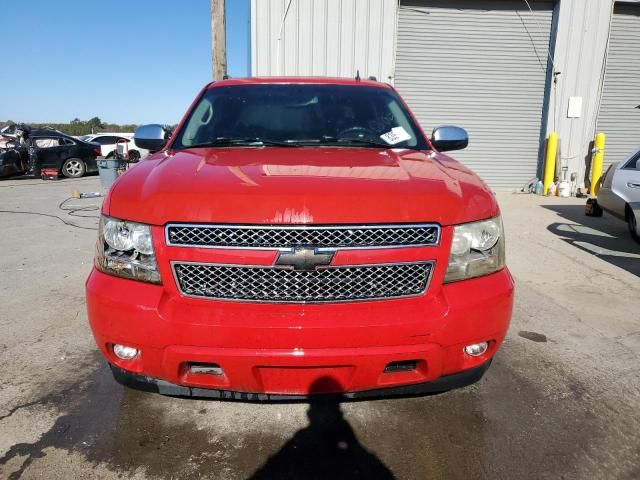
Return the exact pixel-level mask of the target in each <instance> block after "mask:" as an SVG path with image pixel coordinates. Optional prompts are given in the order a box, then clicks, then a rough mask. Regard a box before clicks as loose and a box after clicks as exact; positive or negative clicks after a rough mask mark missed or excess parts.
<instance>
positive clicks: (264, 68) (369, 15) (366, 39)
mask: <svg viewBox="0 0 640 480" xmlns="http://www.w3.org/2000/svg"><path fill="white" fill-rule="evenodd" d="M288 2H289V0H252V2H251V8H252V14H251V27H252V28H251V66H252V72H251V73H252V75H254V76H261V75H265V76H270V75H328V76H340V77H353V76H355V74H356V71H357V70H360V75H361V76H362V77H363V78H364V77H367V76H369V75H374V76H376V77H377V78H378V79H379V80H384V81H389V80H390V78H391V76H392V69H393V52H394V48H395V45H394V39H395V19H396V9H397V3H396V2H395V0H292V2H291V6H290V8H289V12H288V14H287V16H286V19H285V21H284V26H283V29H282V36H281V40H280V42H278V33H279V31H280V25H281V23H282V18H283V16H284V13H285V10H286V7H287V4H288Z"/></svg>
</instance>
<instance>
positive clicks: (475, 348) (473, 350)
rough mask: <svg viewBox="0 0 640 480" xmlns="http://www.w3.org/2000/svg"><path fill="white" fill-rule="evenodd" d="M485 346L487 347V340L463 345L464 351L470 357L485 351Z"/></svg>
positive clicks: (477, 355)
mask: <svg viewBox="0 0 640 480" xmlns="http://www.w3.org/2000/svg"><path fill="white" fill-rule="evenodd" d="M487 348H489V342H482V343H473V344H471V345H467V346H466V347H464V353H466V354H467V355H471V356H472V357H479V356H480V355H483V354H484V352H486V351H487Z"/></svg>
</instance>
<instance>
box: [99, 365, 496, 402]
mask: <svg viewBox="0 0 640 480" xmlns="http://www.w3.org/2000/svg"><path fill="white" fill-rule="evenodd" d="M490 365H491V360H489V361H487V362H486V363H483V364H482V365H480V366H478V367H475V368H472V369H470V370H465V371H463V372H460V373H456V374H453V375H446V376H443V377H440V378H438V379H437V380H434V381H432V382H426V383H414V384H410V385H402V386H398V387H390V388H378V389H374V390H361V391H356V392H344V393H339V394H313V395H278V394H272V393H251V392H237V391H232V390H215V389H208V388H196V387H185V386H182V385H174V384H173V383H169V382H165V381H164V380H159V379H156V378H151V377H146V376H144V375H139V374H137V373H132V372H128V371H126V370H123V369H121V368H119V367H116V366H115V365H112V364H109V366H110V367H111V371H112V372H113V376H114V378H115V379H116V381H117V382H118V383H120V384H122V385H124V386H126V387H130V388H133V389H136V390H143V391H146V392H155V393H160V394H161V395H169V396H178V397H193V398H214V399H218V400H240V401H245V402H295V401H308V400H312V399H319V398H322V399H333V400H336V399H337V400H360V399H375V398H383V397H399V396H400V397H401V396H405V397H406V396H416V395H427V394H431V393H441V392H446V391H447V390H453V389H454V388H460V387H466V386H467V385H471V384H473V383H476V382H477V381H478V380H480V379H481V378H482V376H483V375H484V374H485V372H486V371H487V370H488V368H489V366H490Z"/></svg>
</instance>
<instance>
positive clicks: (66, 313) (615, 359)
mask: <svg viewBox="0 0 640 480" xmlns="http://www.w3.org/2000/svg"><path fill="white" fill-rule="evenodd" d="M98 184H99V182H98V179H97V178H95V177H93V178H91V177H90V178H86V179H81V180H74V181H69V180H64V181H58V182H42V181H40V180H21V181H19V180H11V181H2V182H0V225H1V229H0V300H1V302H2V304H1V306H0V478H8V479H17V478H24V479H30V478H103V479H111V478H135V479H146V478H212V479H231V480H232V479H248V478H254V479H263V478H264V479H267V478H273V479H288V478H302V479H310V478H332V479H338V478H350V479H354V478H397V479H440V478H446V479H452V478H454V479H455V478H465V479H466V478H477V479H484V478H501V479H502V478H504V479H514V478H537V479H558V478H564V479H582V478H589V479H636V478H640V415H638V411H639V410H640V375H638V358H639V356H640V313H639V312H640V279H639V276H640V245H638V244H636V243H634V242H633V241H632V240H631V239H630V238H629V236H628V234H627V232H626V226H625V224H624V223H622V222H619V221H617V220H614V219H612V218H611V217H610V216H607V215H606V214H605V216H604V217H603V218H588V217H585V216H584V213H583V211H584V208H583V206H584V200H579V199H561V198H540V197H536V196H533V195H522V194H514V193H509V192H502V193H499V194H498V199H499V201H500V204H501V207H502V210H503V218H504V223H505V228H506V232H507V249H508V250H507V258H508V265H509V267H510V268H511V271H512V273H513V275H514V277H515V279H516V282H517V283H516V285H517V287H516V288H517V293H516V308H515V312H514V317H513V322H512V325H511V328H510V331H509V334H508V336H507V340H506V341H505V344H504V346H503V348H502V350H501V351H500V352H499V353H498V355H497V357H496V360H495V361H494V363H493V365H492V367H491V369H490V370H489V372H488V373H487V375H486V376H485V377H484V378H483V379H482V380H481V381H480V382H479V383H478V384H476V385H473V386H471V387H468V388H466V389H461V390H456V391H451V392H448V393H444V394H440V395H433V396H426V397H416V398H401V399H385V400H375V401H363V402H344V403H335V402H320V403H313V404H309V403H294V404H291V403H289V404H252V403H239V402H220V401H206V400H189V399H181V398H171V397H163V396H160V395H157V394H150V393H144V392H138V391H133V390H126V389H124V388H123V387H121V386H120V385H118V384H116V383H115V382H114V381H113V380H112V378H111V374H110V372H109V370H108V368H107V366H106V364H105V362H104V361H103V360H102V359H101V358H100V357H99V356H98V354H97V352H96V348H95V346H94V343H93V339H92V337H91V333H90V330H89V327H88V325H87V319H86V312H85V306H84V280H85V278H86V276H87V274H88V272H89V270H90V268H91V264H92V256H93V246H94V242H95V237H96V230H95V228H96V225H97V219H96V215H97V214H98V212H97V211H95V210H93V211H92V210H91V208H84V209H83V210H80V211H75V212H71V213H73V215H69V213H70V212H68V211H61V210H60V209H59V208H58V204H59V203H60V202H61V201H63V200H64V199H65V198H67V197H69V195H70V192H71V189H72V188H79V189H80V190H83V191H92V190H97V189H98ZM92 205H95V206H97V205H99V199H86V200H73V201H70V202H68V203H67V204H65V207H76V206H78V207H90V206H92ZM8 211H12V212H29V213H8ZM47 215H52V216H47ZM56 217H59V218H56ZM65 222H66V223H65ZM69 223H70V224H73V225H74V226H72V225H68V224H69ZM77 227H80V228H77ZM132 321H135V319H132Z"/></svg>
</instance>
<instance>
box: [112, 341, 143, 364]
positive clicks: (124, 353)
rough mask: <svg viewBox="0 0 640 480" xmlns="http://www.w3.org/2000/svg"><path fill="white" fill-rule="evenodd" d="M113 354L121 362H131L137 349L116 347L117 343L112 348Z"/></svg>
mask: <svg viewBox="0 0 640 480" xmlns="http://www.w3.org/2000/svg"><path fill="white" fill-rule="evenodd" d="M113 353H115V354H116V357H118V358H120V359H122V360H131V359H132V358H135V357H136V355H138V349H137V348H133V347H127V346H126V345H118V344H117V343H116V344H115V345H114V346H113Z"/></svg>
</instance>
